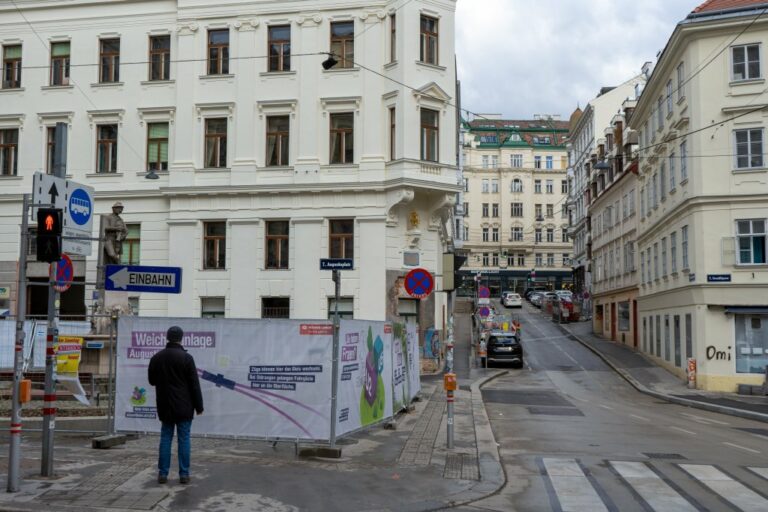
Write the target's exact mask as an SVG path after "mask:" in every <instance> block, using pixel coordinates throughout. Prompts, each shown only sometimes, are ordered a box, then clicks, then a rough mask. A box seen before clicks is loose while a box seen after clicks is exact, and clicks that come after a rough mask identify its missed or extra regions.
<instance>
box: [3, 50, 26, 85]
mask: <svg viewBox="0 0 768 512" xmlns="http://www.w3.org/2000/svg"><path fill="white" fill-rule="evenodd" d="M11 48H19V54H20V55H21V56H19V57H8V56H7V54H8V50H9V49H11ZM2 51H3V68H2V77H0V78H1V79H2V80H1V81H0V89H21V71H22V59H23V51H24V47H23V45H21V44H7V45H2ZM9 75H10V76H12V78H9Z"/></svg>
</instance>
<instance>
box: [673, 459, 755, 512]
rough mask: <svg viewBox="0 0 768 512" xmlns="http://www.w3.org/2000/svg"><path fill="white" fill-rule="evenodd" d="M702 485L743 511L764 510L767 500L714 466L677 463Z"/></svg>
mask: <svg viewBox="0 0 768 512" xmlns="http://www.w3.org/2000/svg"><path fill="white" fill-rule="evenodd" d="M678 466H680V468H681V469H683V471H685V472H686V473H688V474H689V475H691V476H692V477H693V478H695V479H696V480H698V481H699V483H701V484H702V485H704V486H706V487H708V488H709V489H711V490H712V491H714V492H715V493H717V494H719V495H720V496H721V497H723V498H725V500H727V501H729V502H731V503H733V504H734V505H736V506H737V507H738V508H740V509H741V510H742V511H743V512H753V511H754V512H765V511H766V510H768V500H767V499H765V498H764V497H762V496H760V495H759V494H757V493H756V492H755V491H753V490H752V489H750V488H749V487H747V486H746V485H743V484H741V483H739V482H737V481H736V480H734V479H733V478H731V477H730V476H728V475H726V474H725V473H723V472H722V471H720V470H719V469H717V468H716V467H714V466H708V465H699V464H678Z"/></svg>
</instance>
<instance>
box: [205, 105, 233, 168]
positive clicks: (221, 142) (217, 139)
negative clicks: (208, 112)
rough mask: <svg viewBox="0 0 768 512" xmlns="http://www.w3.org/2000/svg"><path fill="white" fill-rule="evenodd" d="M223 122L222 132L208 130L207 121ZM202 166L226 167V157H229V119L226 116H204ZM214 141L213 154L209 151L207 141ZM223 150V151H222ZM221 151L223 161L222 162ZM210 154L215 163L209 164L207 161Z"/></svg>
mask: <svg viewBox="0 0 768 512" xmlns="http://www.w3.org/2000/svg"><path fill="white" fill-rule="evenodd" d="M213 121H216V122H223V123H224V124H223V126H224V132H223V133H214V132H210V131H209V123H211V122H213ZM203 131H204V132H203V168H204V169H226V168H227V159H228V158H229V154H228V153H229V152H228V151H227V138H228V136H229V133H228V132H229V120H228V119H227V118H226V117H206V118H205V119H204V123H203ZM209 140H212V141H214V142H213V144H214V146H213V148H212V150H213V155H211V154H210V153H209V149H208V141H209ZM222 150H223V151H222ZM222 153H223V160H224V161H223V163H222ZM211 156H213V157H215V163H214V165H213V166H209V165H208V163H209V161H210V160H211V158H210V157H211Z"/></svg>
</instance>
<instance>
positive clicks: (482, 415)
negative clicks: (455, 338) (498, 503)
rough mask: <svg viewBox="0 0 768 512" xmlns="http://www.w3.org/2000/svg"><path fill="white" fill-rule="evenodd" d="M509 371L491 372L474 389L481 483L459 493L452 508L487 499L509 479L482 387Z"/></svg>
mask: <svg viewBox="0 0 768 512" xmlns="http://www.w3.org/2000/svg"><path fill="white" fill-rule="evenodd" d="M507 373H509V371H508V370H496V371H494V372H492V373H490V374H489V375H484V376H483V377H481V378H479V379H477V380H475V381H474V382H473V383H472V384H471V385H470V389H471V392H472V416H473V417H474V421H475V438H476V440H477V463H478V466H479V468H480V482H478V484H477V485H475V486H474V487H472V488H471V489H469V490H466V491H464V492H462V493H459V494H457V495H455V496H454V499H452V500H451V502H450V504H449V507H460V506H463V505H467V504H469V503H472V502H475V501H478V500H481V499H484V498H487V497H489V496H491V495H493V494H495V493H497V492H498V491H499V490H501V488H502V487H503V486H504V484H505V483H506V482H507V475H506V473H505V472H504V467H503V466H502V464H501V455H500V454H499V445H498V444H497V443H496V438H495V437H494V436H493V430H492V429H491V420H490V419H489V418H488V413H487V412H486V410H485V403H484V402H483V395H482V393H481V391H480V388H481V387H482V386H484V385H485V384H487V383H488V382H490V381H492V380H494V379H497V378H499V377H501V376H502V375H506V374H507Z"/></svg>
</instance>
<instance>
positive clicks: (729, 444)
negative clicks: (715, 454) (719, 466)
mask: <svg viewBox="0 0 768 512" xmlns="http://www.w3.org/2000/svg"><path fill="white" fill-rule="evenodd" d="M723 444H725V445H728V446H732V447H734V448H738V449H739V450H744V451H747V452H752V453H761V452H760V451H759V450H753V449H752V448H747V447H746V446H741V445H739V444H733V443H729V442H723Z"/></svg>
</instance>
